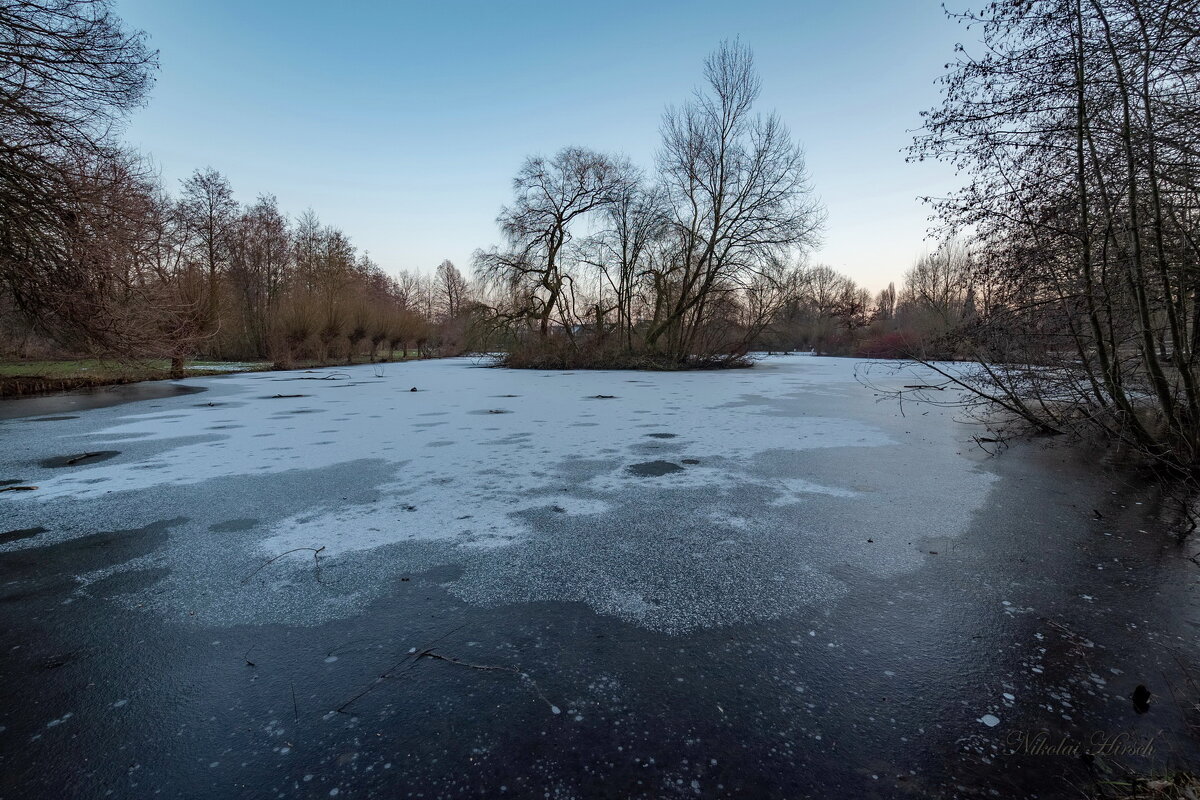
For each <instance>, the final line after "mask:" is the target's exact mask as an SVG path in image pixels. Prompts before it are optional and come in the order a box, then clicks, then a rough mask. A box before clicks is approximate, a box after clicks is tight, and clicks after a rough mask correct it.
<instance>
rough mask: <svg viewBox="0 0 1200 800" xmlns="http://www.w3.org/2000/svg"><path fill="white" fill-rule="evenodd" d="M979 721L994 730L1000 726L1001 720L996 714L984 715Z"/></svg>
mask: <svg viewBox="0 0 1200 800" xmlns="http://www.w3.org/2000/svg"><path fill="white" fill-rule="evenodd" d="M977 721H978V722H982V723H983V724H984V725H987V726H988V727H989V728H994V727H996V726H997V725H999V724H1000V718H999V717H997V716H996V715H995V714H984V715H983V716H982V717H980V718H979V719H978V720H977Z"/></svg>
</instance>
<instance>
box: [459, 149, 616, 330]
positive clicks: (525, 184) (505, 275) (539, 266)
mask: <svg viewBox="0 0 1200 800" xmlns="http://www.w3.org/2000/svg"><path fill="white" fill-rule="evenodd" d="M615 180H616V171H615V169H614V167H613V164H612V162H611V161H610V160H609V159H608V158H607V157H605V156H603V155H601V154H600V153H596V152H593V151H591V150H587V149H585V148H582V147H567V148H564V149H563V150H560V151H559V152H558V153H557V154H556V155H555V156H554V157H553V158H550V159H545V158H542V157H541V156H535V157H532V158H529V159H527V160H526V161H525V163H524V164H523V165H522V166H521V169H520V171H519V172H518V173H517V177H516V178H514V179H513V193H514V195H515V198H514V200H513V203H512V205H510V206H507V207H505V208H504V209H502V210H501V212H500V216H499V217H498V219H497V222H498V223H499V225H500V229H501V231H502V232H503V233H504V235H505V238H507V239H508V245H509V246H508V249H506V250H503V251H501V250H491V251H488V252H483V251H480V252H477V253H476V255H475V268H476V272H477V273H478V274H479V276H480V278H481V279H483V281H484V282H485V283H488V284H490V285H492V286H493V287H496V286H504V285H507V286H509V287H511V288H512V289H513V290H514V291H515V292H516V293H518V294H519V295H520V296H521V297H522V299H523V303H522V307H521V308H519V309H518V310H517V313H518V314H519V315H520V316H521V317H523V318H525V319H527V320H530V321H532V322H533V323H534V324H535V325H536V327H537V331H538V333H539V334H540V335H541V336H543V337H545V336H546V335H548V334H549V332H550V323H551V321H552V320H557V321H558V322H559V323H560V324H561V325H563V326H564V327H569V326H570V325H571V324H572V323H573V322H574V321H575V319H576V314H575V308H574V303H573V291H574V287H573V285H572V283H573V278H572V275H571V272H570V271H569V269H568V268H567V267H568V265H567V264H565V263H564V258H565V256H566V249H567V246H568V244H570V242H571V239H572V235H573V233H572V224H573V223H574V222H575V221H576V220H578V219H579V218H580V217H582V216H584V215H586V214H588V213H590V212H593V211H596V210H597V209H600V208H602V207H603V206H604V205H605V204H606V203H608V202H609V201H610V200H611V198H612V195H613V189H614V183H615ZM556 315H557V317H556Z"/></svg>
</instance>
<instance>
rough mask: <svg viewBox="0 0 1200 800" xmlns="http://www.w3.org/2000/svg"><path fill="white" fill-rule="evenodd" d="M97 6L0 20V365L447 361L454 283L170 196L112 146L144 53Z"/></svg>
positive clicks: (455, 334) (142, 81)
mask: <svg viewBox="0 0 1200 800" xmlns="http://www.w3.org/2000/svg"><path fill="white" fill-rule="evenodd" d="M144 38H145V37H144V34H143V33H141V32H138V31H129V30H127V29H126V28H125V27H124V26H123V24H122V23H121V20H120V19H119V18H117V17H116V16H115V15H114V14H113V13H112V10H111V4H110V3H109V2H107V0H56V2H52V3H25V2H19V3H0V52H2V53H3V67H4V68H3V69H0V104H2V105H3V107H4V109H5V113H4V115H3V117H2V118H0V348H2V349H4V350H6V351H10V352H15V353H17V354H21V355H29V354H36V353H44V352H48V351H49V352H54V353H59V354H61V353H85V352H86V353H92V354H96V353H98V354H102V355H111V356H118V357H123V358H130V357H162V358H169V359H171V361H172V363H173V365H174V366H175V368H176V369H180V368H182V364H183V362H184V360H186V359H189V358H197V357H204V358H213V359H263V358H269V359H272V360H274V361H275V362H276V363H278V364H280V365H288V364H291V363H293V362H294V361H296V360H298V359H313V360H320V361H330V360H334V359H351V358H353V357H354V356H356V355H363V356H370V357H388V356H390V354H391V353H392V351H394V350H400V351H401V352H402V353H406V352H409V351H410V350H412V351H416V352H422V353H429V352H433V351H435V350H436V351H439V352H460V351H461V350H462V349H463V347H464V346H465V345H464V342H465V339H466V337H467V335H468V332H469V328H470V316H471V310H472V305H471V300H470V297H469V291H468V289H469V287H468V285H467V281H466V279H465V278H464V277H463V276H462V274H461V273H460V272H459V270H458V269H457V268H455V266H454V265H453V264H451V263H450V262H448V261H447V262H444V263H443V264H441V265H440V266H439V267H438V268H437V270H436V272H435V273H434V274H433V275H431V276H422V275H419V274H413V273H403V272H401V273H399V274H387V273H385V272H384V271H383V270H381V269H380V267H379V266H378V265H376V264H375V263H374V262H373V261H372V260H371V259H370V258H369V257H368V255H367V254H366V253H361V252H359V251H358V250H357V249H356V248H355V247H354V245H353V244H352V243H351V241H350V239H349V238H348V237H347V236H346V234H345V233H344V232H342V231H341V230H339V229H337V228H335V227H332V226H329V225H325V224H322V223H321V222H320V220H319V219H318V217H317V216H316V214H315V213H313V212H308V213H306V214H304V215H302V216H301V217H300V218H299V219H296V220H288V219H286V218H285V217H284V216H283V214H281V212H280V211H279V208H278V207H277V205H276V202H275V199H274V198H273V197H270V196H262V197H259V198H258V199H257V201H256V202H254V203H252V204H250V205H240V204H239V203H237V202H236V201H235V200H234V198H233V192H232V190H231V188H230V186H229V182H228V181H227V180H226V179H225V178H224V177H223V176H222V175H220V174H219V173H217V172H216V171H214V170H212V169H207V170H202V171H197V172H196V173H194V174H193V175H192V176H191V177H190V178H189V179H188V180H186V181H184V182H183V184H182V186H181V187H180V190H179V192H178V193H177V194H176V195H174V196H173V195H171V194H170V193H168V192H167V191H166V190H165V189H164V187H163V186H162V185H161V184H160V182H159V181H158V179H157V178H156V176H154V174H153V173H152V171H151V170H150V169H149V168H148V165H147V163H146V162H145V161H144V159H142V158H141V157H140V156H138V154H136V153H134V152H131V151H129V150H128V149H126V148H124V147H123V146H122V145H121V143H120V141H119V139H118V138H117V134H118V133H119V131H120V129H121V125H122V122H123V120H124V118H125V115H126V114H127V113H128V112H129V111H130V110H132V109H134V108H136V107H137V106H138V105H140V104H141V103H142V102H143V100H144V98H145V97H146V94H147V92H148V90H149V88H150V86H151V83H152V75H153V70H154V68H155V67H156V54H155V53H153V52H151V51H149V50H148V49H147V48H146V46H145V42H144Z"/></svg>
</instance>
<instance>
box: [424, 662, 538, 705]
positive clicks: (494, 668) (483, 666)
mask: <svg viewBox="0 0 1200 800" xmlns="http://www.w3.org/2000/svg"><path fill="white" fill-rule="evenodd" d="M422 658H434V659H437V660H438V661H445V662H447V663H450V664H457V665H458V666H460V667H468V668H470V669H479V670H484V671H486V672H511V673H512V674H514V675H516V676H517V677H518V678H520V679H521V680H523V681H526V682H528V683H529V685H530V686H531V687H533V691H534V692H536V693H537V696H538V697H539V698H541V700H542V702H543V703H545V704H546V705H547V706H549V707H550V713H552V714H561V713H562V710H561V709H560V708H559V707H558V706H556V705H554V703H551V702H550V700H549V698H547V697H546V695H545V693H543V692H542V688H541V687H540V686H538V685H537V681H535V680H534V679H533V678H531V677H529V673H527V672H522V671H521V670H519V669H517V668H516V667H504V666H494V665H490V664H472V663H470V662H468V661H459V660H458V659H457V658H451V657H450V656H444V655H442V654H441V653H435V652H433V651H432V650H425V651H423V652H421V653H418V654H417V660H418V661H419V660H420V659H422Z"/></svg>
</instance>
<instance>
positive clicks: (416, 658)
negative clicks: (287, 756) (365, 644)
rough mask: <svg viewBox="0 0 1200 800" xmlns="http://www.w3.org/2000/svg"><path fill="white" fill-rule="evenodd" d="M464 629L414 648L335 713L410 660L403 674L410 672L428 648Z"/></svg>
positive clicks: (460, 626) (344, 709) (367, 692)
mask: <svg viewBox="0 0 1200 800" xmlns="http://www.w3.org/2000/svg"><path fill="white" fill-rule="evenodd" d="M465 627H467V626H466V625H459V626H458V627H457V628H455V629H454V630H452V631H449V632H448V633H444V634H442V635H441V636H439V637H438V638H436V639H434V640H433V641H432V642H430V643H429V646H428V647H426V648H425V649H423V650H421V651H420V652H418V651H417V650H416V649H415V648H414V649H412V650H410V651H409V652H408V653H406V654H405V655H404V657H403V658H401V659H400V660H399V661H397V662H396V663H395V664H393V665H392V666H390V667H388V668H387V669H385V670H384V671H383V672H382V673H380V675H379V677H378V678H376V679H375V680H373V681H371V683H369V684H367V686H366V688H364V689H363V690H362V691H361V692H359V693H358V694H356V695H354V696H353V697H351V698H350V699H349V700H347V701H346V702H344V703H342V704H341V705H340V706H338V707H337V708H336V709H335V711H337V713H339V714H344V713H345V711H346V707H347V706H349V705H350V704H351V703H353V702H354V701H356V700H359V699H361V698H363V697H365V696H366V695H368V694H370V693H371V692H372V691H374V690H375V689H376V688H377V687H378V686H379V684H381V683H383V682H384V681H385V680H387V679H388V678H390V677H392V674H393V673H395V672H396V670H398V669H400V667H401V666H403V665H404V662H406V661H408V660H409V659H410V658H411V659H412V663H410V664H409V665H408V669H405V670H404V672H408V671H410V670H411V669H412V668H413V667H415V666H416V665H417V663H418V662H419V661H420V660H421V656H422V655H424V654H425V653H428V652H429V651H430V648H432V647H433V645H435V644H437V643H438V642H441V641H443V640H444V639H447V638H449V637H450V636H453V635H454V634H456V633H458V632H459V631H461V630H462V629H463V628H465Z"/></svg>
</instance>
